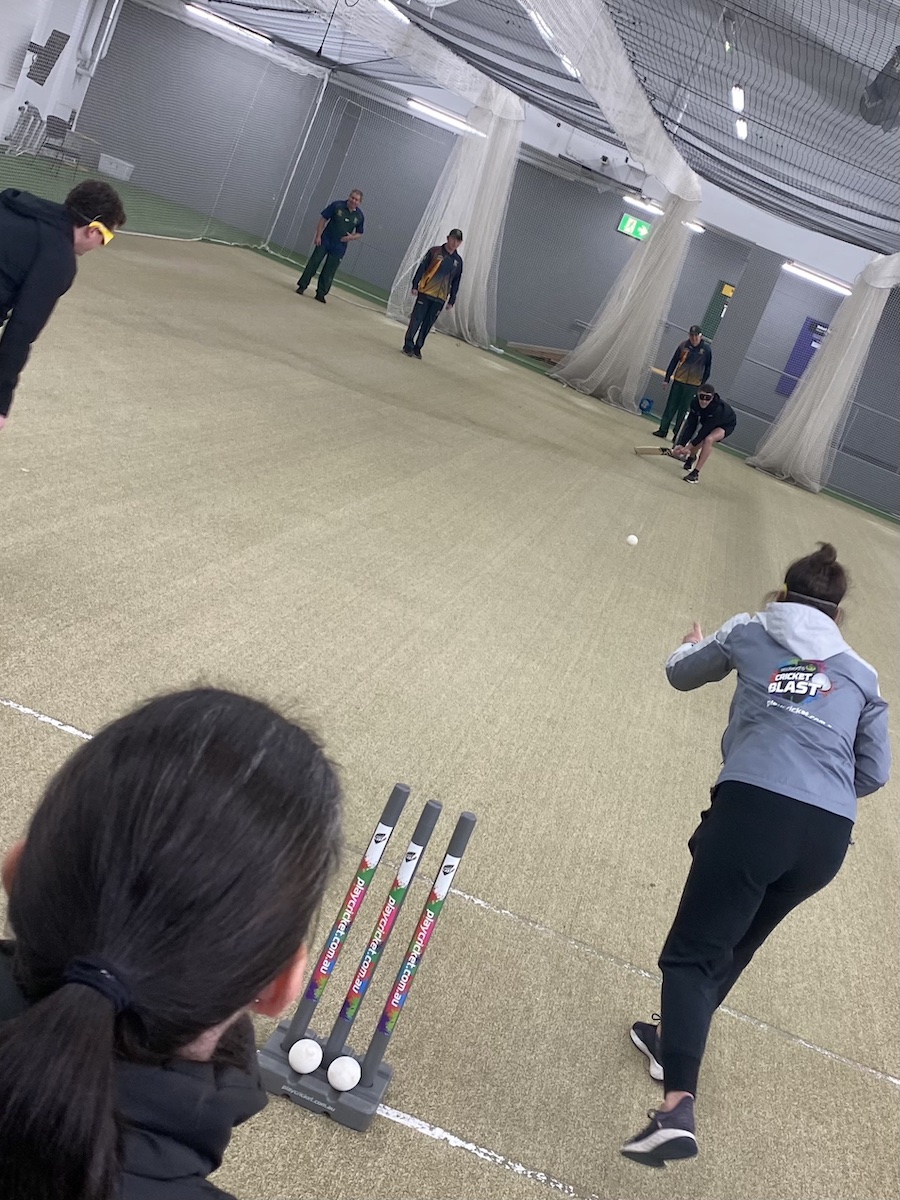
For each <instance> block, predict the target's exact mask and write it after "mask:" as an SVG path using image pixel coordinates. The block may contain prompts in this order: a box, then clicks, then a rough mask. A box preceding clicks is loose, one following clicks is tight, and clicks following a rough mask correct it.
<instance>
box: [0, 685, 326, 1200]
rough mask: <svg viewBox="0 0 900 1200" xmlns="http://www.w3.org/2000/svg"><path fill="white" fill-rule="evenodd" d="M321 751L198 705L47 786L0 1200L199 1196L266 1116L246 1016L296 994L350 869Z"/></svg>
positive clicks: (14, 906) (69, 768) (12, 885)
mask: <svg viewBox="0 0 900 1200" xmlns="http://www.w3.org/2000/svg"><path fill="white" fill-rule="evenodd" d="M339 842H340V790H339V784H338V780H337V777H336V774H335V771H334V768H333V767H332V765H331V763H330V762H329V761H328V759H327V758H326V757H325V754H324V753H323V751H322V749H321V747H320V746H319V745H318V744H317V742H316V741H315V740H314V739H313V738H312V737H311V736H310V735H309V734H308V733H307V732H306V731H305V730H303V729H302V728H300V726H298V725H296V724H293V723H292V722H290V721H288V720H286V719H285V718H284V717H282V716H280V715H279V714H278V713H276V712H274V711H273V710H272V709H271V708H268V707H267V706H266V705H264V704H261V703H258V702H257V701H254V700H250V699H247V698H246V697H243V696H238V695H235V694H233V693H229V692H223V691H217V690H213V689H198V690H194V691H189V692H182V693H176V694H173V695H169V696H164V697H161V698H160V699H157V700H152V701H150V702H149V703H148V704H146V705H144V706H143V707H142V708H140V709H138V710H137V711H136V712H133V713H131V714H129V715H128V716H125V717H122V718H121V719H120V720H118V721H115V722H113V724H112V725H110V726H108V727H107V728H106V729H104V730H103V731H102V732H101V733H99V734H98V735H97V736H96V737H95V738H93V739H92V740H91V741H90V742H87V743H86V744H85V745H83V746H82V747H81V748H80V749H79V750H78V751H76V753H75V754H74V755H73V756H72V757H71V758H70V759H69V760H68V762H67V763H66V764H65V765H64V766H63V767H62V769H61V770H60V771H59V772H58V774H57V775H56V777H55V778H54V779H53V780H52V781H51V783H50V785H49V787H48V788H47V791H46V793H45V795H44V797H43V800H42V801H41V803H40V805H39V807H38V809H37V811H36V813H35V815H34V818H33V820H32V822H31V827H30V829H29V831H28V835H27V838H26V839H25V842H24V845H22V844H20V845H19V846H18V847H16V848H15V849H14V851H13V852H12V853H11V854H10V855H8V856H7V860H6V863H5V865H4V871H3V881H4V885H5V886H6V887H7V888H8V890H9V893H10V898H9V919H10V924H11V926H12V929H13V932H14V937H15V940H14V942H12V943H4V944H3V945H2V947H0V1195H2V1197H3V1200H132V1198H134V1200H138V1198H141V1200H143V1198H145V1197H147V1198H149V1197H151V1196H152V1197H153V1200H157V1198H158V1200H188V1198H189V1197H200V1196H204V1197H210V1196H220V1197H221V1196H224V1193H223V1192H220V1191H218V1190H217V1189H216V1188H214V1187H213V1185H211V1184H210V1183H208V1181H207V1180H206V1176H207V1175H208V1174H209V1173H210V1172H211V1171H213V1170H215V1169H216V1168H217V1167H218V1166H219V1164H220V1162H221V1159H222V1154H223V1152H224V1150H225V1147H226V1146H227V1144H228V1141H229V1139H230V1136H231V1131H232V1128H233V1126H234V1125H236V1124H238V1123H239V1122H241V1121H244V1120H246V1119H247V1118H248V1117H250V1116H252V1115H253V1114H254V1113H256V1112H258V1111H259V1110H260V1109H261V1108H262V1107H263V1106H264V1104H265V1096H264V1093H263V1091H262V1088H261V1086H260V1083H259V1079H258V1075H257V1071H256V1065H255V1050H254V1041H253V1031H252V1026H251V1024H250V1021H249V1019H248V1015H247V1014H248V1013H250V1012H257V1013H262V1014H266V1015H272V1016H274V1015H276V1014H277V1013H279V1012H280V1011H281V1010H282V1009H283V1008H285V1007H287V1005H288V1004H290V1003H291V1002H292V1001H293V999H294V998H295V997H296V995H297V993H298V991H299V989H300V986H301V983H302V977H303V971H304V967H305V963H306V956H305V946H304V939H305V937H306V935H307V932H308V930H309V926H310V922H311V920H312V917H313V914H314V913H315V911H316V909H317V907H318V905H319V903H320V901H321V898H322V895H323V892H324V889H325V886H326V883H327V880H328V877H329V874H330V873H331V871H332V869H333V867H334V865H335V862H336V858H337V855H338V852H339Z"/></svg>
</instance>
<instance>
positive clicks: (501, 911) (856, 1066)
mask: <svg viewBox="0 0 900 1200" xmlns="http://www.w3.org/2000/svg"><path fill="white" fill-rule="evenodd" d="M0 705H2V706H3V707H4V708H11V709H13V710H14V711H15V712H18V713H22V714H23V715H24V716H26V717H34V718H35V719H36V720H38V721H42V722H44V724H46V725H52V726H53V728H54V729H58V730H60V732H61V733H71V734H73V735H74V736H75V737H78V738H81V739H82V740H83V741H86V742H89V741H90V740H91V738H92V736H93V734H90V733H85V732H84V731H83V730H81V729H76V728H75V726H74V725H66V724H65V723H64V722H63V721H57V720H56V718H55V717H48V716H45V715H44V713H39V712H36V711H35V710H34V709H33V708H27V707H26V706H25V705H24V704H16V702H15V701H14V700H6V699H4V698H3V697H2V696H0ZM450 891H451V892H452V893H453V895H455V896H459V898H460V900H464V901H465V902H466V903H467V904H474V905H475V906H476V907H477V908H482V909H484V910H485V911H486V912H489V913H493V914H494V916H497V917H504V918H506V919H507V920H513V921H517V922H518V923H519V924H521V925H525V926H527V927H528V928H529V929H531V930H532V931H533V932H535V933H540V934H541V935H542V936H544V937H550V938H554V939H556V940H558V941H561V942H564V943H565V945H567V946H570V947H571V948H572V949H573V950H578V951H579V952H580V953H582V954H588V955H590V956H591V957H592V958H598V959H600V960H601V961H602V962H607V963H612V964H613V966H616V967H620V968H621V969H622V970H623V971H627V972H628V973H629V974H630V975H637V976H638V977H639V978H641V979H649V980H650V981H651V983H658V982H659V974H658V973H655V972H653V971H647V970H645V969H644V968H643V967H638V966H635V964H634V963H630V962H628V960H627V959H624V958H617V957H616V956H615V955H614V954H609V953H608V952H606V951H604V950H598V949H597V947H596V946H591V945H590V944H589V943H588V942H580V941H578V939H577V938H571V937H568V936H567V935H566V934H563V933H560V932H559V931H558V930H556V929H551V928H550V926H549V925H542V924H541V923H540V921H534V920H532V919H531V918H530V917H521V916H519V914H518V913H514V912H511V911H510V910H509V909H508V908H498V907H497V906H496V905H494V904H488V902H487V901H486V900H482V899H481V898H480V897H479V896H471V895H470V894H469V893H468V892H462V891H460V890H459V888H451V889H450ZM721 1011H722V1012H723V1013H725V1014H726V1015H727V1016H729V1017H734V1018H735V1019H736V1020H738V1021H743V1022H744V1024H746V1025H752V1026H753V1028H754V1029H758V1030H759V1031H760V1032H761V1033H772V1034H775V1035H776V1037H780V1038H782V1039H783V1040H784V1041H786V1042H790V1043H791V1044H792V1045H794V1046H800V1047H801V1048H802V1049H804V1050H811V1051H812V1052H813V1053H814V1054H820V1055H822V1057H823V1058H827V1059H829V1060H830V1061H831V1062H836V1063H840V1064H841V1066H844V1067H851V1068H852V1069H853V1070H854V1071H861V1072H862V1073H863V1074H864V1075H869V1076H870V1077H871V1078H873V1079H878V1080H880V1081H881V1082H882V1083H887V1084H890V1086H891V1087H895V1088H900V1079H898V1078H897V1077H896V1076H894V1075H890V1074H888V1072H887V1071H879V1070H878V1069H877V1068H876V1067H867V1066H866V1065H865V1063H859V1062H856V1061H855V1060H854V1059H852V1058H846V1057H845V1056H844V1055H843V1054H835V1052H834V1051H833V1050H828V1049H826V1048H825V1047H824V1046H818V1045H816V1043H815V1042H808V1041H807V1040H806V1039H805V1038H802V1037H800V1036H799V1035H798V1034H796V1033H790V1032H789V1031H788V1030H786V1029H779V1028H778V1026H777V1025H770V1024H769V1023H768V1022H767V1021H761V1020H759V1018H758V1017H751V1016H750V1015H749V1013H742V1012H739V1011H738V1010H737V1009H734V1008H728V1007H726V1006H725V1005H723V1006H722V1008H721ZM394 1111H395V1110H393V1109H391V1112H394ZM382 1115H386V1114H382ZM399 1116H403V1114H402V1113H401V1114H399ZM393 1119H394V1118H393V1117H392V1118H391V1120H393ZM408 1120H409V1121H410V1122H416V1121H418V1117H409V1118H408ZM421 1124H422V1125H423V1129H422V1130H421V1132H425V1129H424V1126H425V1124H426V1123H425V1122H421ZM428 1128H429V1129H430V1128H434V1129H435V1130H436V1132H435V1133H434V1134H429V1136H430V1137H446V1138H448V1139H449V1138H453V1137H454V1135H453V1134H445V1133H444V1131H443V1130H442V1129H437V1127H436V1126H428ZM456 1141H459V1139H458V1138H457V1139H456ZM454 1144H455V1142H454ZM459 1144H460V1145H463V1144H464V1143H462V1142H460V1143H459ZM468 1144H469V1143H465V1145H468ZM475 1149H477V1147H475ZM493 1153H494V1151H492V1150H486V1151H485V1154H488V1155H490V1154H493ZM497 1157H498V1159H501V1158H503V1156H502V1155H498V1156H497ZM503 1162H504V1163H505V1162H506V1160H505V1159H504V1160H503ZM510 1169H511V1170H512V1167H510ZM522 1170H523V1171H526V1170H527V1168H525V1167H522ZM551 1186H556V1184H555V1183H554V1184H552V1185H551ZM560 1186H564V1187H567V1186H568V1185H567V1184H566V1185H560ZM571 1195H572V1196H575V1193H574V1192H572V1193H571ZM578 1200H582V1198H580V1197H579V1198H578Z"/></svg>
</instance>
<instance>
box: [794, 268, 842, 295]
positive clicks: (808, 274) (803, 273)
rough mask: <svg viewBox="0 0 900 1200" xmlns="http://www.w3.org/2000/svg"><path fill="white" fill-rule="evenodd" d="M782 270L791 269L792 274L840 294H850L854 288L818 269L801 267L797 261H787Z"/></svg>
mask: <svg viewBox="0 0 900 1200" xmlns="http://www.w3.org/2000/svg"><path fill="white" fill-rule="evenodd" d="M781 269H782V271H789V272H790V274H791V275H799V276H800V278H801V279H806V280H808V281H809V282H810V283H817V284H818V285H819V287H823V288H828V290H829V291H831V292H837V293H838V295H839V296H849V295H851V294H852V292H853V289H852V288H850V287H847V285H846V283H840V282H838V280H837V279H829V278H828V276H827V275H820V274H819V273H818V271H811V270H810V269H809V267H801V266H799V264H797V263H795V262H786V263H782V264H781Z"/></svg>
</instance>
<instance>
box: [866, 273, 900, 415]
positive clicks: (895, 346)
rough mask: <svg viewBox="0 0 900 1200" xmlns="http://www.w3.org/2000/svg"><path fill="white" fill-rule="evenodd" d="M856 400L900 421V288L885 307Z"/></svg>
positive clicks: (895, 289)
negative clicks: (889, 414)
mask: <svg viewBox="0 0 900 1200" xmlns="http://www.w3.org/2000/svg"><path fill="white" fill-rule="evenodd" d="M856 396H857V399H858V400H859V402H860V403H861V404H866V405H868V407H869V408H873V409H875V410H876V411H877V412H883V413H891V414H892V415H893V416H894V417H896V418H900V288H894V290H893V291H892V292H891V294H890V296H889V297H888V301H887V304H886V305H885V306H884V312H883V313H882V315H881V320H880V321H879V323H878V328H877V330H876V331H875V337H874V338H873V339H872V348H871V350H870V351H869V357H868V360H867V362H866V365H865V367H864V368H863V373H862V376H861V377H860V381H859V387H858V389H857V392H856Z"/></svg>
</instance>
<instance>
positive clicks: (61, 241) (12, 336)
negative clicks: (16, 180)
mask: <svg viewBox="0 0 900 1200" xmlns="http://www.w3.org/2000/svg"><path fill="white" fill-rule="evenodd" d="M124 224H125V210H124V209H123V208H122V201H121V200H120V199H119V195H118V193H117V192H116V191H115V190H114V189H113V188H111V187H110V185H109V184H108V183H103V182H102V181H100V180H97V179H88V180H85V182H84V183H80V184H78V186H77V187H75V188H73V189H72V191H71V192H69V194H68V196H66V199H65V201H64V202H63V203H62V204H55V203H54V202H53V201H52V200H44V199H42V198H41V197H40V196H32V195H31V193H30V192H20V191H18V190H17V189H16V188H7V189H6V191H4V192H0V325H3V323H4V322H6V326H5V328H4V329H3V335H2V337H0V429H2V428H3V426H4V425H5V424H6V418H7V416H8V414H9V409H10V405H11V404H12V400H13V393H14V392H15V390H16V384H17V383H18V382H19V376H20V375H21V373H22V369H23V368H24V366H25V363H26V362H27V361H28V355H29V353H30V351H31V345H32V343H33V342H34V341H35V339H36V338H37V336H38V334H39V333H40V332H41V330H42V329H43V328H44V326H45V325H46V324H47V321H48V320H49V319H50V314H51V313H52V312H53V308H54V306H55V304H56V302H57V300H58V299H59V298H60V296H63V295H65V293H66V292H67V291H68V290H69V288H70V287H71V286H72V282H73V280H74V279H75V269H76V263H75V259H76V257H78V256H79V255H82V254H87V252H88V251H89V250H94V249H96V247H97V246H105V245H106V244H107V243H108V242H110V241H112V238H113V234H114V233H115V231H116V229H118V228H119V227H120V226H121V225H124ZM7 318H8V320H7Z"/></svg>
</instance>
